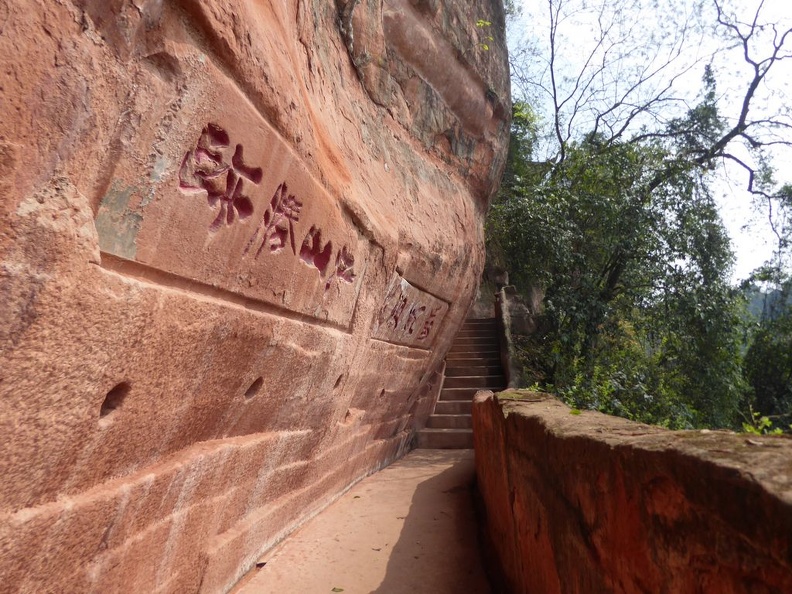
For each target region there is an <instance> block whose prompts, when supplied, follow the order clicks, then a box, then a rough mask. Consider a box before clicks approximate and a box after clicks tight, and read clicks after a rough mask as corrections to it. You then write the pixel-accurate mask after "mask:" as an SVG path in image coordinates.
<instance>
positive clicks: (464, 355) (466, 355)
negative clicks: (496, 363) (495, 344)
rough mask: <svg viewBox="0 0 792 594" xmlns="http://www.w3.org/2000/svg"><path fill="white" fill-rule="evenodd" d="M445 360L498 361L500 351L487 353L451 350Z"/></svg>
mask: <svg viewBox="0 0 792 594" xmlns="http://www.w3.org/2000/svg"><path fill="white" fill-rule="evenodd" d="M446 359H447V360H449V361H453V360H456V359H500V351H498V350H494V349H493V350H488V351H484V350H482V351H454V350H451V351H449V353H448V354H447V355H446Z"/></svg>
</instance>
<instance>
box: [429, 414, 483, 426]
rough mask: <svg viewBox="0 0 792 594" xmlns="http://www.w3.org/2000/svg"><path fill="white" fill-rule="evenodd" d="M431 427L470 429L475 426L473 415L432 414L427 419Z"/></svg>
mask: <svg viewBox="0 0 792 594" xmlns="http://www.w3.org/2000/svg"><path fill="white" fill-rule="evenodd" d="M426 426H427V427H428V428H429V429H470V428H472V427H473V416H472V415H431V416H430V417H429V419H427V421H426Z"/></svg>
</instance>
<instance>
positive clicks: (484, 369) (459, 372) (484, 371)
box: [445, 359, 503, 378]
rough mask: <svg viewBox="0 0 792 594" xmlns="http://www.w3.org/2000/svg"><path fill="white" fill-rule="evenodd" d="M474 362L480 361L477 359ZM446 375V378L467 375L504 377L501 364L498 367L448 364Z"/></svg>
mask: <svg viewBox="0 0 792 594" xmlns="http://www.w3.org/2000/svg"><path fill="white" fill-rule="evenodd" d="M474 361H476V362H478V361H479V360H478V359H475V360H474ZM445 374H446V378H449V377H459V376H465V375H467V376H471V375H503V369H502V368H501V366H500V363H498V364H497V365H476V364H470V365H451V364H449V363H447V364H446V370H445Z"/></svg>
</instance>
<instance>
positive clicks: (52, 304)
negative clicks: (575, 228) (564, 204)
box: [0, 0, 509, 593]
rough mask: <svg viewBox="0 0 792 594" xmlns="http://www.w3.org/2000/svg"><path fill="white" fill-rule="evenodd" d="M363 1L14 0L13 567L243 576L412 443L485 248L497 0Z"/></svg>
mask: <svg viewBox="0 0 792 594" xmlns="http://www.w3.org/2000/svg"><path fill="white" fill-rule="evenodd" d="M353 5H359V6H360V7H362V6H364V4H363V3H357V2H353V3H352V5H350V6H349V7H348V8H347V7H345V6H344V3H341V2H340V3H338V4H335V3H333V2H328V1H327V0H300V1H298V0H278V1H275V0H273V1H271V2H261V1H254V0H210V1H206V2H204V1H202V2H194V1H192V0H170V1H167V0H109V1H108V0H68V1H64V2H37V1H34V0H19V1H16V2H10V3H3V4H2V5H0V50H2V55H3V56H4V57H3V59H2V63H3V68H2V69H0V87H2V89H3V92H2V94H3V97H2V105H3V119H2V123H0V190H2V194H1V195H2V202H1V203H0V217H2V227H1V230H0V256H1V258H2V262H1V264H2V268H0V271H1V272H0V311H2V322H3V323H2V328H0V407H2V408H0V423H1V424H2V427H0V430H1V432H0V440H2V453H3V455H2V456H1V457H0V471H2V476H3V481H2V483H0V584H2V585H1V586H0V591H20V592H45V591H55V590H57V591H63V592H103V593H104V592H119V591H125V592H197V591H201V592H221V591H226V590H228V589H229V588H230V587H231V586H232V585H233V584H234V583H235V581H236V580H237V579H238V578H239V577H240V576H241V575H242V574H243V573H244V572H245V571H246V570H247V569H249V568H250V567H251V566H252V564H253V563H254V562H255V560H256V559H257V558H258V557H259V555H260V554H261V553H262V552H263V551H266V550H267V549H268V548H269V547H271V546H272V545H273V544H274V543H275V542H277V541H278V540H279V539H280V538H282V537H283V536H284V535H285V534H287V533H288V532H289V531H290V530H292V529H293V528H294V527H295V526H297V525H298V524H299V523H300V522H301V521H303V520H305V519H306V518H307V517H309V516H310V515H311V514H312V513H314V512H315V511H317V510H318V509H320V508H321V507H323V506H324V505H326V504H327V503H328V502H329V501H331V500H332V499H333V498H334V497H335V496H336V495H338V494H339V493H341V492H342V491H343V490H344V489H345V488H346V487H347V486H349V485H350V484H351V483H353V482H354V481H356V480H357V479H359V478H361V477H362V476H365V475H366V474H368V473H370V472H372V471H374V470H376V469H377V468H380V467H381V466H383V465H384V464H387V463H388V462H389V461H390V460H392V459H394V458H395V457H397V456H399V455H400V454H401V453H402V452H403V451H404V450H405V448H407V447H409V444H410V440H411V439H412V435H413V433H414V429H415V427H416V426H420V425H421V424H422V423H423V421H424V420H425V418H426V416H427V415H428V413H429V410H430V408H431V405H432V399H433V397H434V395H435V392H436V390H437V388H438V374H437V373H436V369H437V368H438V365H439V364H440V363H441V361H442V359H443V356H444V355H445V351H446V350H447V348H448V346H449V345H450V340H451V338H452V337H453V335H454V334H455V332H456V329H457V328H458V327H459V325H460V324H461V322H462V320H463V319H464V317H465V314H466V312H467V309H468V307H469V305H470V303H471V301H472V299H473V298H474V296H475V290H476V285H477V282H478V278H479V274H480V271H481V267H482V265H483V231H482V219H483V212H484V210H485V208H486V205H487V202H488V199H489V196H490V195H491V193H492V191H493V188H494V186H495V184H496V183H497V179H498V178H499V174H500V171H501V169H502V166H503V162H504V158H505V150H506V144H507V142H506V140H507V137H508V124H509V122H508V113H509V110H508V109H504V106H508V105H509V94H508V79H507V75H506V73H507V67H506V54H505V46H504V43H503V39H502V31H501V30H500V27H499V25H502V7H501V6H500V2H499V0H477V1H476V2H474V3H472V7H473V9H472V12H471V11H470V8H471V3H469V2H461V1H453V2H451V1H450V2H445V3H434V2H397V1H395V0H393V1H390V0H388V1H385V2H384V3H383V2H379V1H377V0H371V1H369V2H366V3H365V6H366V8H367V10H370V11H371V14H363V13H360V14H358V13H357V10H355V7H354V6H353ZM345 15H348V16H350V18H351V19H352V21H354V23H355V27H358V26H359V27H363V29H364V30H371V31H375V30H376V31H385V32H386V33H384V34H383V37H382V39H381V40H379V41H378V43H379V45H378V46H377V47H378V48H379V50H378V51H380V52H381V56H380V57H381V59H378V61H377V64H378V65H379V68H380V69H381V71H382V80H383V81H385V83H383V84H385V85H386V86H387V89H388V93H387V94H385V95H381V96H379V95H378V96H377V98H376V100H373V95H372V92H371V88H370V84H369V79H368V78H366V77H365V76H361V72H362V70H361V68H362V66H361V62H360V60H359V55H358V54H357V53H356V52H357V51H358V50H357V49H355V48H358V49H359V47H358V46H356V45H355V44H351V45H350V43H349V36H348V33H349V30H348V29H343V27H344V22H345V21H344V17H345ZM371 19H374V20H371ZM377 19H378V20H377ZM471 19H474V20H471ZM475 19H482V20H487V21H490V22H492V23H493V25H492V33H491V35H493V36H494V37H496V39H495V41H492V42H490V43H489V50H488V51H486V52H484V51H483V50H482V49H481V47H480V42H479V38H478V36H479V29H478V28H477V27H476V24H475ZM405 27H406V28H405ZM410 28H414V31H415V32H416V34H418V33H420V40H421V43H422V44H423V47H424V48H426V49H427V51H428V49H429V48H432V47H434V48H436V51H435V52H434V53H432V54H431V55H432V56H433V57H434V58H433V59H436V60H439V61H441V62H442V61H445V60H447V61H448V62H447V66H448V68H447V69H446V70H447V71H448V72H455V73H457V75H455V76H457V77H458V80H453V77H452V80H447V79H444V78H442V77H439V75H438V71H437V70H438V68H439V67H441V66H442V65H443V64H435V66H434V68H431V67H430V66H431V65H430V64H429V63H428V62H426V60H425V59H424V58H425V57H426V55H428V54H426V53H425V52H424V53H420V54H416V53H415V52H414V51H413V52H411V51H407V50H409V48H406V47H405V45H404V43H406V41H405V35H406V36H409V34H410ZM342 29H343V30H344V31H345V33H343V32H342ZM354 30H356V29H353V31H354ZM355 39H357V40H358V41H357V42H355V43H358V42H359V40H360V39H361V36H358V37H356V38H355ZM350 48H351V51H352V54H350ZM372 55H373V54H372ZM419 58H420V59H421V60H423V61H421V60H419ZM440 71H441V72H442V68H440ZM455 85H457V86H456V87H455ZM383 88H384V87H383ZM457 88H458V89H462V90H463V91H464V93H465V94H464V97H467V98H468V99H469V100H468V99H466V101H465V102H464V104H461V103H459V102H458V101H457V99H458V96H457V94H456V91H455V90H454V89H457ZM480 117H483V118H484V120H483V121H478V118H480Z"/></svg>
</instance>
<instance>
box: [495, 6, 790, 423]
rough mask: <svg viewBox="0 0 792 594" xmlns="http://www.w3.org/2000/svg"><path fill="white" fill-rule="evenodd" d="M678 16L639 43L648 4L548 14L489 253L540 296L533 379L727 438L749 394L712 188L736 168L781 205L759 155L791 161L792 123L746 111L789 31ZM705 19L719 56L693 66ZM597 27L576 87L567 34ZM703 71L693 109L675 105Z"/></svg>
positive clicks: (526, 65)
mask: <svg viewBox="0 0 792 594" xmlns="http://www.w3.org/2000/svg"><path fill="white" fill-rule="evenodd" d="M644 4H646V5H644ZM654 4H655V6H656V5H657V3H654ZM682 7H683V5H677V6H676V8H677V9H678V10H676V11H672V12H671V13H670V14H672V15H674V16H673V18H664V19H654V21H658V20H659V21H660V22H661V25H660V28H659V29H658V30H656V31H654V32H650V33H649V34H647V33H646V32H645V30H644V29H643V28H641V29H640V31H639V30H638V29H637V27H636V23H638V22H646V21H647V19H646V18H641V15H642V11H646V10H648V9H649V3H642V0H615V1H614V2H595V3H594V4H591V3H589V4H583V3H580V4H577V5H575V4H573V3H572V0H548V3H547V8H548V27H549V29H548V35H547V38H546V43H545V44H544V45H542V44H541V43H533V44H528V45H524V46H523V47H522V50H521V51H518V52H517V53H516V54H514V56H516V57H513V68H514V76H515V79H516V83H517V84H516V87H517V89H518V91H517V95H518V96H519V95H520V93H521V92H522V96H523V98H524V99H528V100H529V102H530V103H531V104H532V105H534V106H538V107H537V110H538V113H539V116H538V118H536V117H535V118H533V119H532V120H531V122H532V124H533V128H530V129H529V132H530V133H526V132H525V130H521V129H520V127H519V125H518V126H516V127H515V128H514V129H513V135H514V136H515V137H516V139H514V140H513V142H512V146H511V148H512V150H511V151H510V157H509V164H508V167H507V174H506V178H505V182H504V185H503V191H502V193H501V195H500V197H499V198H498V199H497V200H496V202H495V204H494V206H493V209H492V211H491V216H490V220H489V223H488V232H489V242H490V247H491V253H492V255H493V257H495V258H500V259H501V260H503V263H504V264H505V265H506V267H507V268H508V269H509V270H510V272H511V274H512V278H513V279H514V280H516V281H517V282H518V283H520V284H522V285H523V286H524V287H528V286H531V285H535V284H537V283H538V284H540V285H541V286H542V287H543V288H544V289H545V294H546V301H545V316H544V317H545V319H544V323H543V324H542V328H544V332H542V333H541V335H540V336H536V337H534V339H533V342H534V344H533V345H532V347H533V348H534V349H535V351H536V352H538V353H539V355H538V356H535V357H534V360H535V361H537V362H538V364H539V365H540V367H541V368H542V369H541V370H540V372H539V373H538V374H537V377H538V378H541V379H543V380H544V382H545V383H546V384H552V385H553V388H554V389H555V390H557V391H559V392H561V394H562V395H566V396H567V397H568V398H569V399H570V400H571V401H573V402H575V403H576V404H578V405H584V406H589V407H594V408H599V409H601V410H606V411H607V412H615V413H618V414H623V415H625V416H631V417H633V418H639V419H641V420H649V421H652V422H660V423H664V424H668V425H673V426H684V425H696V424H698V425H715V426H729V425H734V424H735V423H736V420H737V411H738V409H739V407H740V406H741V397H742V395H743V393H744V382H743V380H742V377H741V368H740V362H741V361H740V355H741V341H740V337H741V336H743V331H742V326H741V315H740V307H741V297H740V295H739V294H738V292H737V291H735V290H733V289H732V288H731V287H730V286H729V282H728V271H729V266H730V262H731V259H732V256H731V251H730V247H729V241H728V237H727V235H726V233H725V231H724V229H723V226H722V224H721V221H720V218H719V214H718V211H717V208H716V206H715V202H714V199H713V192H712V185H713V176H714V173H715V172H717V171H718V170H719V169H721V168H723V167H724V164H725V163H726V162H731V163H735V164H737V165H738V166H739V167H740V168H741V170H743V171H744V172H745V173H747V183H746V187H747V189H748V190H749V191H750V192H752V193H753V194H754V195H755V196H758V197H761V198H764V199H766V200H769V201H770V202H772V201H773V200H776V201H777V200H778V197H779V195H780V194H779V191H773V190H772V188H771V186H772V183H770V181H771V177H772V176H771V175H769V173H768V172H769V168H768V167H767V162H768V160H767V151H768V150H772V149H773V148H774V147H776V146H782V145H785V144H786V142H787V140H788V139H786V138H785V136H784V133H785V132H786V131H787V130H788V128H789V123H788V120H787V113H785V112H784V111H783V110H780V111H778V112H777V113H774V114H770V115H767V114H766V113H764V114H762V113H759V112H758V111H757V110H755V109H754V107H755V105H756V104H757V103H761V101H760V100H761V94H762V93H763V92H765V90H766V89H767V88H768V84H769V81H770V80H771V77H770V76H769V75H770V73H771V71H772V72H775V71H776V70H778V68H779V67H780V65H782V64H783V63H784V62H785V61H786V60H787V59H788V57H789V55H788V53H787V49H786V46H787V45H788V44H789V43H790V40H789V37H790V35H789V34H790V29H783V28H779V27H778V26H776V25H774V24H772V23H769V24H768V23H761V22H760V16H761V12H762V4H761V3H760V4H759V6H758V7H757V8H756V11H755V12H754V13H753V16H752V18H751V19H749V20H748V21H747V22H744V21H743V20H740V18H738V16H737V15H736V14H735V12H734V11H733V10H727V9H726V8H725V7H724V6H723V5H722V4H721V3H720V1H719V0H713V1H712V3H711V4H700V5H696V6H692V7H689V10H679V9H681V8H682ZM707 8H709V9H710V13H709V16H710V17H711V19H712V28H713V29H714V30H715V31H716V32H717V33H718V35H719V37H718V41H719V43H718V44H717V46H713V49H712V50H711V51H704V50H701V49H699V51H697V52H694V53H692V54H691V53H690V52H691V42H694V43H693V46H694V49H695V47H698V48H701V47H704V45H705V40H706V38H707V33H708V27H707V26H706V17H707V16H708V13H707V10H706V9H707ZM587 14H588V15H593V16H594V18H593V20H591V19H590V20H588V21H587V22H588V23H589V25H590V26H591V28H592V29H593V30H594V32H595V33H596V35H595V36H594V43H593V45H592V47H591V48H590V49H589V51H588V52H587V54H586V58H585V59H584V61H583V62H582V63H581V65H580V67H579V68H578V69H577V70H575V71H572V70H570V66H569V62H568V61H565V60H564V59H563V53H562V50H563V49H565V47H566V46H565V45H564V44H563V40H564V38H565V36H564V33H563V28H564V27H565V26H568V25H569V24H573V25H574V26H575V27H576V28H578V29H579V27H580V26H581V23H583V22H586V21H585V19H583V18H582V17H583V16H584V15H587ZM638 33H640V35H639V34H638ZM540 50H543V51H542V53H541V55H539V57H541V58H543V60H535V61H533V62H522V63H519V62H520V60H521V59H524V58H525V57H526V56H532V57H533V58H536V57H537V55H538V54H537V51H540ZM574 50H575V51H579V44H576V45H575V46H574ZM732 50H734V51H738V52H739V54H740V56H741V58H740V59H741V60H742V61H743V63H744V64H745V65H746V72H747V74H746V75H745V78H744V79H742V86H741V87H740V95H739V100H735V99H734V96H733V95H732V94H729V93H719V91H718V89H717V85H716V77H717V69H716V65H717V63H718V60H719V59H720V58H721V56H722V55H723V54H725V53H728V52H729V51H732ZM515 60H516V61H517V62H518V63H517V64H515V63H514V62H515ZM535 64H539V67H538V69H537V68H536V67H535ZM699 68H700V70H699ZM694 70H699V71H700V72H703V77H702V84H701V86H700V87H699V88H700V89H701V90H700V92H699V93H698V98H697V99H696V100H695V101H694V100H691V99H690V97H686V96H684V94H682V93H679V92H677V87H678V86H679V83H680V82H682V81H684V80H686V79H688V78H689V76H690V74H691V73H692V72H693V71H694ZM541 97H544V98H545V99H544V100H542V99H541ZM725 100H727V101H725ZM732 108H734V109H732ZM537 122H538V123H539V126H537ZM541 124H544V129H545V131H546V132H545V133H542V131H541V130H542V126H541ZM537 147H538V150H536V149H537ZM529 149H530V150H533V153H532V154H533V155H534V158H535V159H536V156H537V155H538V157H539V158H538V159H536V161H535V162H531V161H530V160H529V159H527V158H526V157H525V152H526V150H529ZM520 151H522V154H521V152H520Z"/></svg>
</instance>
